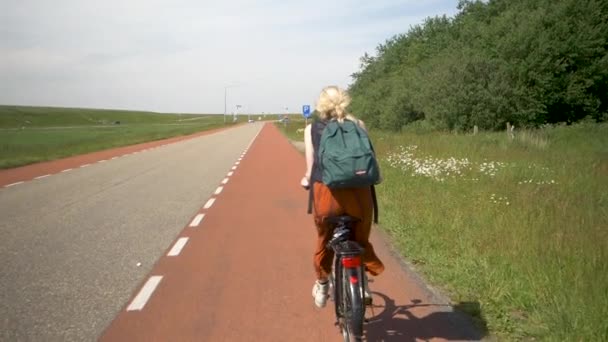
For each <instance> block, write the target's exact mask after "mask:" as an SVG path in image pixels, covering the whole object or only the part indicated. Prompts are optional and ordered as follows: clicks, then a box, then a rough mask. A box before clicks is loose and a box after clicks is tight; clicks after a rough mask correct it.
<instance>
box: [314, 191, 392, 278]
mask: <svg viewBox="0 0 608 342" xmlns="http://www.w3.org/2000/svg"><path fill="white" fill-rule="evenodd" d="M313 208H314V220H315V225H316V226H317V234H318V238H317V246H316V250H315V254H314V267H315V272H316V273H317V278H318V279H325V278H327V276H328V275H329V274H330V273H331V268H332V262H333V257H334V253H333V250H331V249H328V248H326V247H325V245H327V243H328V242H329V240H330V239H331V236H332V233H333V231H332V227H331V226H330V225H329V224H327V223H326V222H325V218H327V217H329V216H337V215H350V216H353V217H356V218H358V219H360V221H359V222H357V223H356V224H355V225H354V227H353V228H354V230H353V233H354V239H355V240H356V241H357V242H358V243H359V244H360V245H361V246H362V247H363V248H364V249H365V252H364V253H363V262H364V264H365V269H366V270H367V272H369V273H370V274H371V275H374V276H376V275H379V274H380V273H382V271H384V265H383V264H382V261H380V259H378V256H377V255H376V253H375V252H374V247H373V246H372V245H371V243H369V234H370V231H371V228H372V215H373V211H374V209H373V208H374V207H373V202H372V194H371V189H370V188H354V189H330V188H328V187H327V186H326V185H325V184H323V183H320V182H315V183H314V184H313Z"/></svg>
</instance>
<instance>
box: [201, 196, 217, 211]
mask: <svg viewBox="0 0 608 342" xmlns="http://www.w3.org/2000/svg"><path fill="white" fill-rule="evenodd" d="M213 203H215V198H210V199H209V200H208V201H207V203H205V206H204V207H203V208H205V209H209V208H211V206H212V205H213Z"/></svg>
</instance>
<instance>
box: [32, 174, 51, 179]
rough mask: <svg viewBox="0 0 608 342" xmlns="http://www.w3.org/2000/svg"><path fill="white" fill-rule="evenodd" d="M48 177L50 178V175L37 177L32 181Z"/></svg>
mask: <svg viewBox="0 0 608 342" xmlns="http://www.w3.org/2000/svg"><path fill="white" fill-rule="evenodd" d="M50 176H51V175H44V176H38V177H36V178H34V179H42V178H46V177H50Z"/></svg>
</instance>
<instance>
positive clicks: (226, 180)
mask: <svg viewBox="0 0 608 342" xmlns="http://www.w3.org/2000/svg"><path fill="white" fill-rule="evenodd" d="M229 180H230V178H224V180H223V181H222V184H227V183H228V181H229Z"/></svg>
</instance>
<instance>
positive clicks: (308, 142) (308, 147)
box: [304, 125, 315, 182]
mask: <svg viewBox="0 0 608 342" xmlns="http://www.w3.org/2000/svg"><path fill="white" fill-rule="evenodd" d="M311 131H312V125H308V126H306V128H305V129H304V148H305V155H306V173H305V175H304V176H305V177H306V180H308V181H309V182H310V175H311V173H312V164H313V163H314V160H315V158H314V153H315V151H314V146H313V145H312V134H311Z"/></svg>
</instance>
